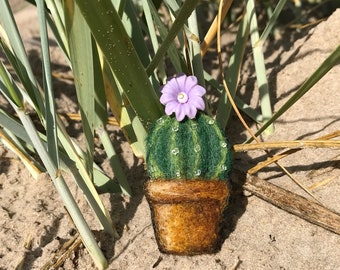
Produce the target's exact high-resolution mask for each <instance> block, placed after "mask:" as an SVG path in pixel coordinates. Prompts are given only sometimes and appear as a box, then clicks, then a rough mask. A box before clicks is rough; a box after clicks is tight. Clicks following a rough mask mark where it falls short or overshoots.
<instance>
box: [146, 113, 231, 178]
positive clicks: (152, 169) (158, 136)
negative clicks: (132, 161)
mask: <svg viewBox="0 0 340 270" xmlns="http://www.w3.org/2000/svg"><path fill="white" fill-rule="evenodd" d="M146 148H147V154H146V166H147V171H148V174H149V176H150V178H151V179H187V180H189V179H208V180H209V179H214V180H227V178H228V174H229V172H230V169H231V164H232V155H231V146H230V144H229V143H228V141H227V140H226V139H225V137H224V136H223V133H222V131H221V130H220V128H219V127H218V125H217V124H216V122H215V120H214V119H213V118H211V117H209V116H207V115H205V114H203V113H198V114H197V116H196V118H195V119H188V118H186V119H184V120H183V121H181V122H178V121H177V119H176V118H175V117H171V116H163V117H161V118H160V119H158V121H157V122H156V123H155V124H154V126H153V127H152V129H151V131H150V133H149V135H148V138H147V143H146Z"/></svg>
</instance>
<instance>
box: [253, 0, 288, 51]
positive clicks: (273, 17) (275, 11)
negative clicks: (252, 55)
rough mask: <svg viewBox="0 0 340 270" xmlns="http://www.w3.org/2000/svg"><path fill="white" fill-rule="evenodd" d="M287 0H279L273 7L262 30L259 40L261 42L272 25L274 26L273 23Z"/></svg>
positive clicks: (264, 39)
mask: <svg viewBox="0 0 340 270" xmlns="http://www.w3.org/2000/svg"><path fill="white" fill-rule="evenodd" d="M286 2H287V0H280V1H279V2H278V3H277V5H276V7H275V9H274V12H273V14H272V15H271V17H270V19H269V21H268V23H267V25H266V27H265V29H264V30H263V32H262V34H261V36H260V39H259V42H261V43H262V44H263V43H264V42H265V41H266V39H267V37H268V36H269V34H270V32H271V31H272V29H273V27H274V26H275V23H276V21H277V18H278V17H279V15H280V13H281V11H282V9H283V7H284V5H285V4H286Z"/></svg>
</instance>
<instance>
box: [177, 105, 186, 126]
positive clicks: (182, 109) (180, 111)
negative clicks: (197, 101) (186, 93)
mask: <svg viewBox="0 0 340 270" xmlns="http://www.w3.org/2000/svg"><path fill="white" fill-rule="evenodd" d="M185 107H186V104H179V106H177V108H176V111H175V114H176V119H177V121H178V122H181V121H182V120H183V119H184V117H185V116H186V113H185Z"/></svg>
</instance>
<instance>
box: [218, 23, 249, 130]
mask: <svg viewBox="0 0 340 270" xmlns="http://www.w3.org/2000/svg"><path fill="white" fill-rule="evenodd" d="M248 35H249V24H248V23H247V18H246V16H244V17H243V19H242V20H241V22H240V25H239V27H238V31H237V35H236V39H235V42H234V46H233V52H232V54H231V56H230V59H229V63H228V69H227V72H226V83H227V86H228V88H229V91H230V94H231V95H232V97H235V95H236V90H237V86H238V80H239V76H240V70H241V65H242V61H243V56H244V51H245V47H246V43H247V40H248ZM231 108H232V107H231V104H230V101H229V100H228V98H227V95H226V92H225V91H223V92H222V94H221V97H220V100H219V103H218V107H217V111H216V121H217V122H218V123H219V124H220V126H221V128H222V129H225V127H226V126H227V123H228V120H229V116H230V112H231Z"/></svg>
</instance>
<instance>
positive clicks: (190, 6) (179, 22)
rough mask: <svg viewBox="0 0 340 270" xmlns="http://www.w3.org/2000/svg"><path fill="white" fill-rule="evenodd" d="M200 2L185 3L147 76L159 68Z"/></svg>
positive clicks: (190, 1)
mask: <svg viewBox="0 0 340 270" xmlns="http://www.w3.org/2000/svg"><path fill="white" fill-rule="evenodd" d="M197 3H198V0H187V1H185V2H184V3H183V5H182V7H181V9H180V11H179V13H178V16H177V17H176V20H175V21H174V22H173V25H172V27H171V29H170V31H169V33H168V34H167V36H166V38H165V39H164V41H163V43H162V45H161V47H160V48H159V49H158V51H157V52H156V55H155V56H154V58H153V59H152V61H151V63H150V64H149V66H148V67H147V69H146V72H147V74H149V75H151V74H152V73H153V71H154V69H155V68H156V67H157V66H158V64H159V63H160V61H162V58H163V57H164V55H165V53H166V52H167V50H168V48H169V46H170V45H171V44H172V43H173V40H174V38H175V37H176V35H177V34H178V32H179V31H180V30H181V29H182V28H183V26H184V24H185V23H186V20H187V19H188V18H189V16H190V15H191V13H192V11H193V10H194V8H195V7H196V5H197Z"/></svg>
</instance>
